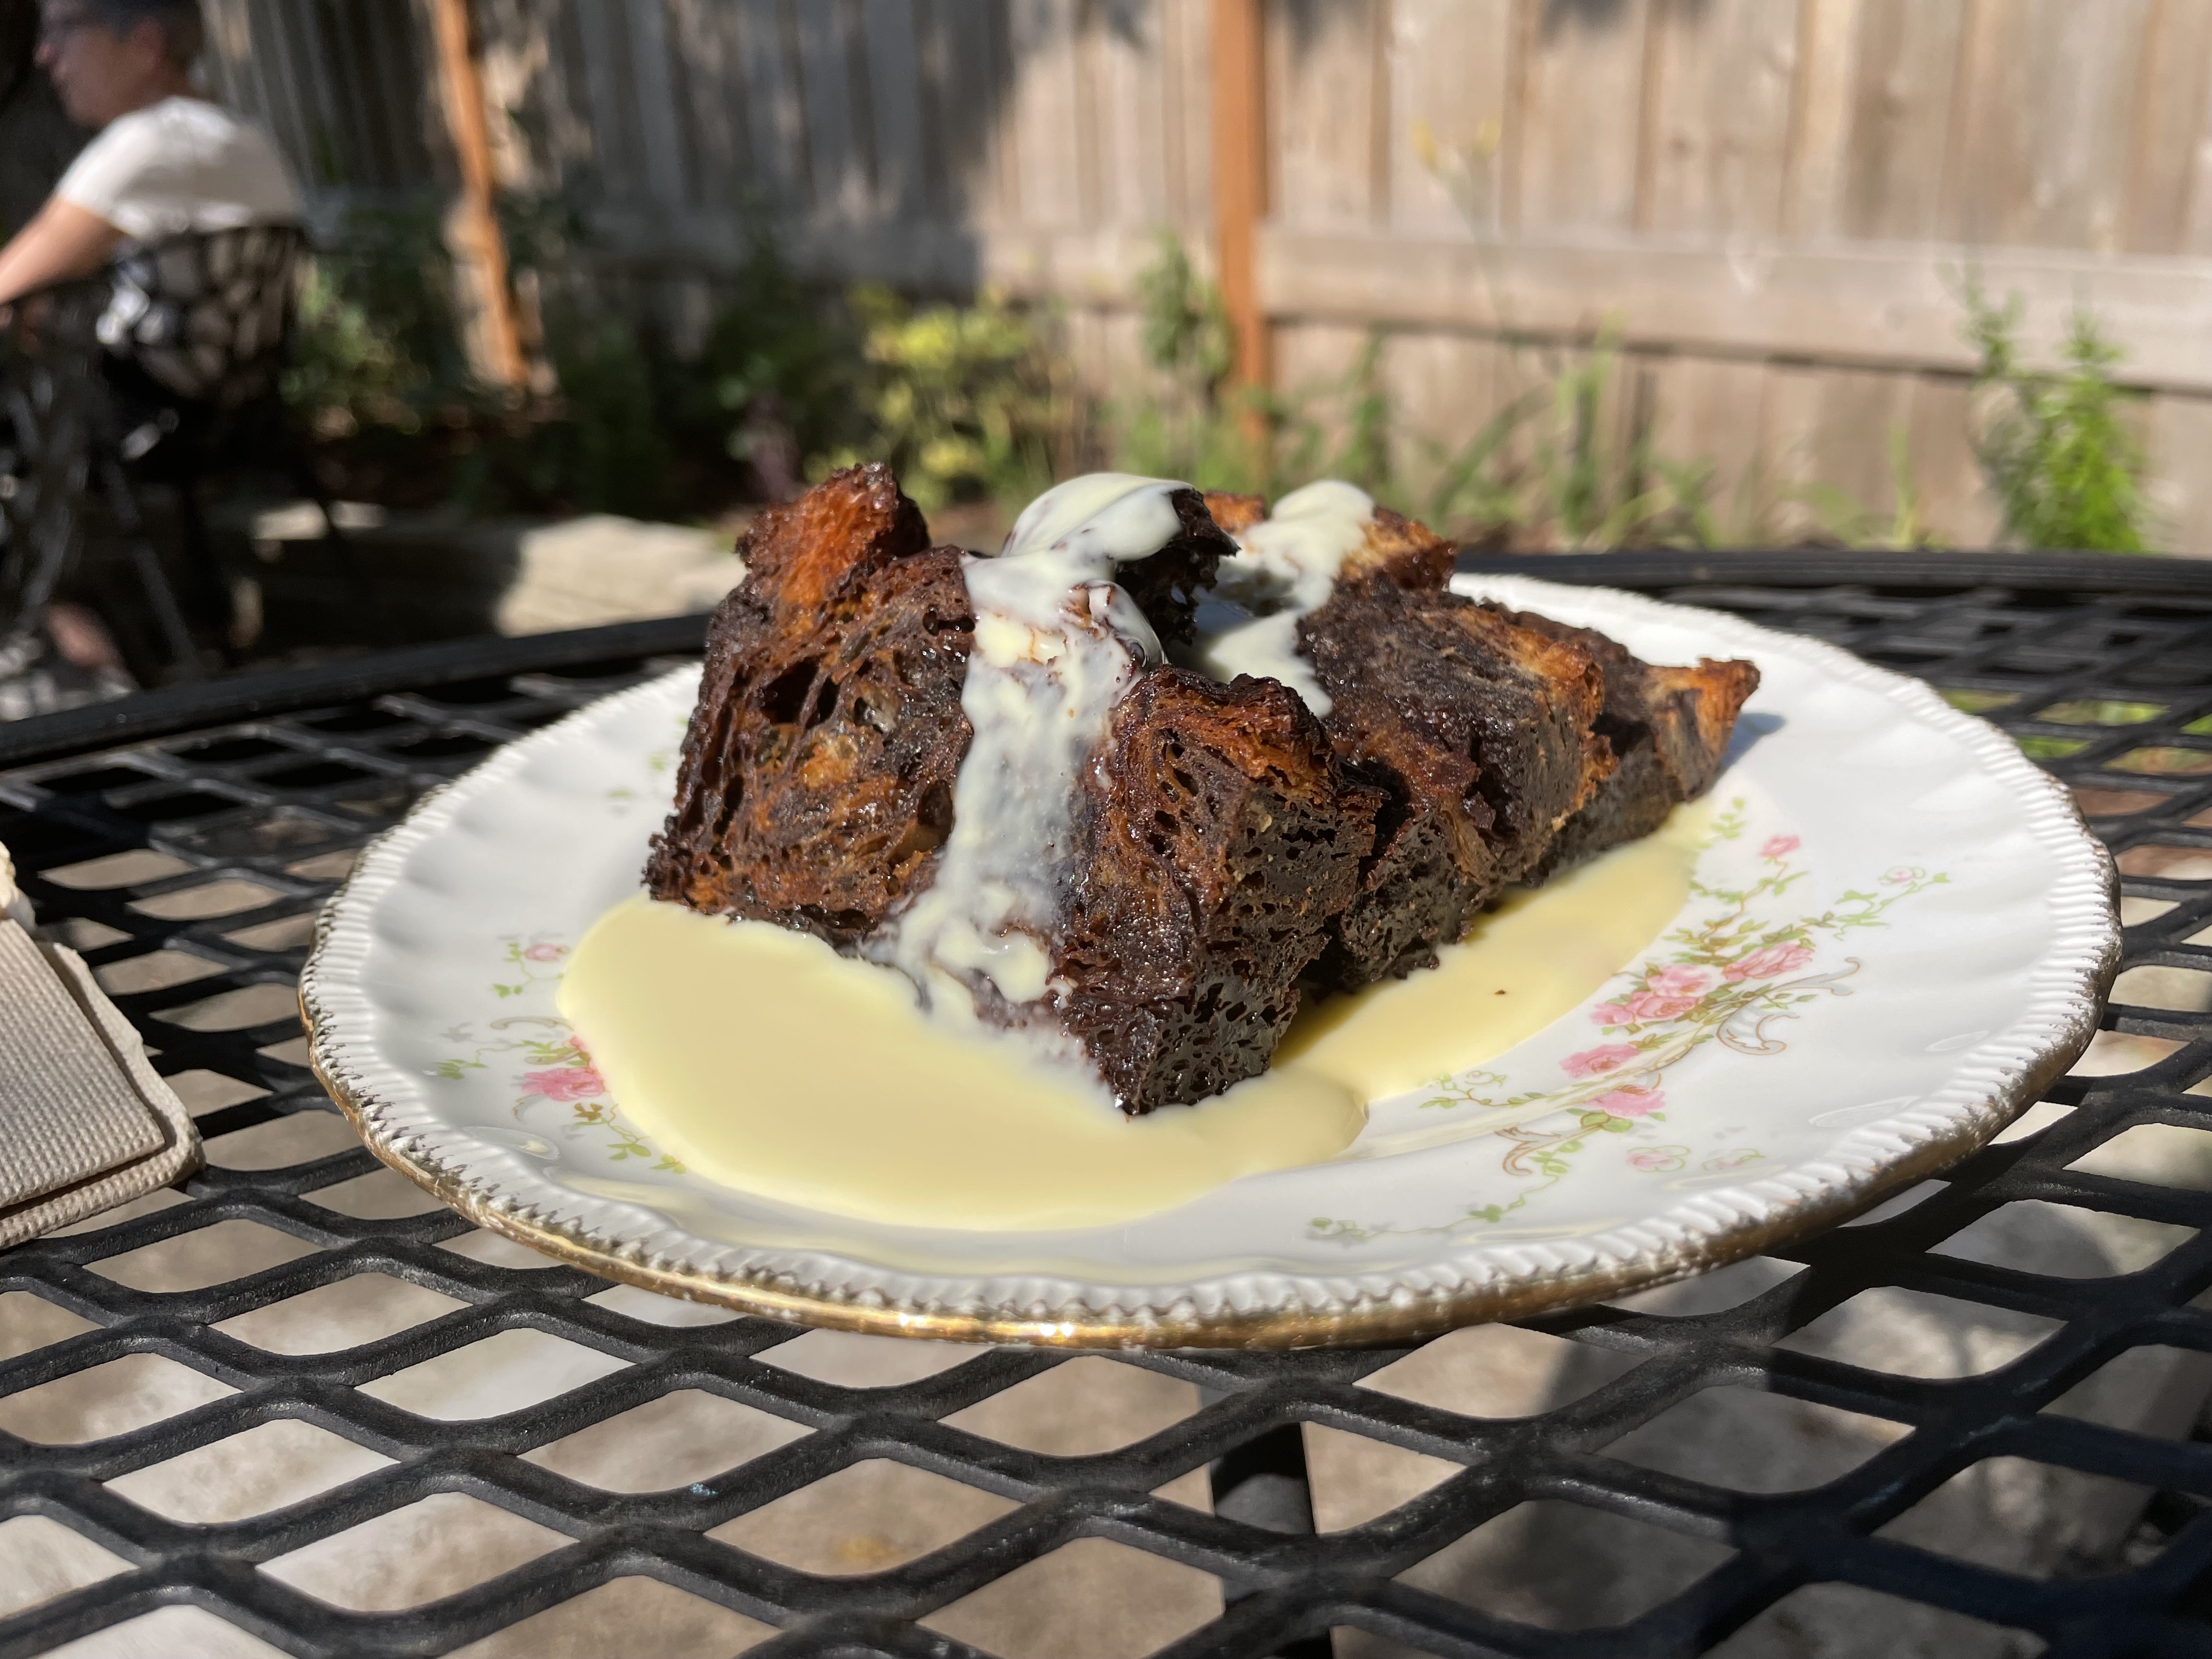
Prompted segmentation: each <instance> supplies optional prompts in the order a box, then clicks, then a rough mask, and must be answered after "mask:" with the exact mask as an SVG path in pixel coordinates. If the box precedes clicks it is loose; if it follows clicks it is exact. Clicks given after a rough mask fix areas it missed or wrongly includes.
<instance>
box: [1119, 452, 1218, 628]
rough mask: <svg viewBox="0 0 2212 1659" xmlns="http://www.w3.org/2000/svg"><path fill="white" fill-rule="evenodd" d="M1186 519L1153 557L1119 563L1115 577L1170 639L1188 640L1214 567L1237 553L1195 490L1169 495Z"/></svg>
mask: <svg viewBox="0 0 2212 1659" xmlns="http://www.w3.org/2000/svg"><path fill="white" fill-rule="evenodd" d="M1168 500H1169V501H1170V504H1171V505H1172V506H1173V507H1175V511H1176V518H1177V519H1178V520H1181V521H1182V534H1181V535H1179V536H1177V537H1176V539H1175V540H1173V541H1171V542H1170V543H1169V544H1167V545H1166V546H1165V547H1164V548H1162V549H1161V550H1159V551H1158V552H1157V553H1155V554H1153V555H1152V557H1150V558H1149V559H1138V560H1134V561H1133V562H1130V563H1128V564H1125V565H1121V566H1119V567H1117V568H1116V569H1115V580H1116V581H1117V582H1119V583H1120V584H1121V588H1122V590H1123V591H1124V592H1127V594H1128V596H1129V597H1130V598H1131V599H1134V600H1135V601H1136V602H1137V609H1138V610H1139V611H1143V612H1144V613H1145V620H1146V621H1147V622H1149V623H1152V631H1153V632H1154V633H1156V634H1158V635H1159V636H1160V638H1161V639H1163V640H1164V641H1170V642H1183V641H1188V640H1189V639H1190V637H1191V633H1192V630H1193V627H1194V622H1195V619H1196V617H1197V615H1198V599H1199V595H1200V594H1201V593H1202V592H1205V591H1206V589H1207V588H1209V587H1211V586H1212V585H1213V572H1214V568H1215V567H1216V566H1217V565H1218V564H1219V563H1220V562H1221V561H1222V560H1224V559H1225V558H1227V557H1228V556H1230V555H1231V554H1232V553H1234V552H1236V550H1237V544H1236V543H1235V542H1233V541H1231V539H1230V538H1229V537H1228V535H1227V534H1226V533H1225V532H1223V530H1222V528H1221V526H1218V525H1217V524H1216V523H1214V521H1213V520H1212V517H1211V516H1210V515H1209V514H1208V513H1207V512H1206V497H1205V496H1203V495H1200V494H1199V493H1198V491H1196V490H1195V489H1178V490H1176V491H1175V492H1174V493H1173V494H1172V495H1170V496H1169V497H1168Z"/></svg>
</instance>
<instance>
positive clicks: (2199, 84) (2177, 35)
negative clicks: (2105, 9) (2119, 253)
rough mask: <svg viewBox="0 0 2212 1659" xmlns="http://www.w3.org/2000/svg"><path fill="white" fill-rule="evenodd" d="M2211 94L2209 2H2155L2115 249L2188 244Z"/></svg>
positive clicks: (2155, 249)
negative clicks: (2119, 228)
mask: <svg viewBox="0 0 2212 1659" xmlns="http://www.w3.org/2000/svg"><path fill="white" fill-rule="evenodd" d="M2208 95H2212V0H2155V7H2154V11H2153V14H2152V18H2151V22H2150V25H2149V27H2148V28H2147V29H2146V31H2145V33H2144V44H2143V52H2142V74H2141V78H2140V81H2139V82H2138V85H2137V87H2136V116H2135V130H2134V132H2133V134H2132V135H2131V139H2130V146H2131V149H2132V155H2131V156H2130V161H2129V166H2128V191H2127V205H2126V211H2125V217H2124V222H2123V225H2122V228H2121V233H2120V243H2121V246H2123V247H2124V248H2125V249H2127V251H2128V252H2130V253H2179V252H2183V251H2184V250H2185V249H2186V250H2187V251H2188V252H2203V247H2202V246H2201V245H2200V246H2190V238H2189V226H2190V222H2191V199H2192V197H2193V196H2194V194H2195V192H2196V190H2197V181H2198V180H2199V179H2200V178H2202V177H2203V174H2204V173H2206V172H2207V171H2208V169H2207V168H2206V167H2205V165H2204V161H2203V156H2204V155H2205V140H2206V136H2207V135H2206V132H2205V100H2206V98H2207V97H2208Z"/></svg>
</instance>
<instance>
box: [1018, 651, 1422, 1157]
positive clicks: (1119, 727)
mask: <svg viewBox="0 0 2212 1659" xmlns="http://www.w3.org/2000/svg"><path fill="white" fill-rule="evenodd" d="M1382 804H1383V795H1382V792H1380V791H1379V790H1376V789H1373V788H1370V787H1365V786H1364V785H1362V784H1359V783H1358V782H1356V781H1353V780H1352V779H1351V778H1350V777H1349V776H1347V775H1346V774H1345V772H1344V770H1343V769H1342V768H1341V767H1340V764H1339V763H1338V762H1337V761H1336V759H1335V757H1334V755H1333V754H1332V753H1331V750H1330V746H1329V742H1328V737H1327V735H1326V734H1325V733H1324V732H1322V727H1321V723H1320V722H1319V721H1318V720H1315V718H1314V717H1313V715H1312V714H1310V713H1309V712H1308V711H1307V709H1306V707H1305V705H1304V703H1303V702H1299V701H1298V698H1297V695H1296V694H1295V693H1294V692H1292V691H1291V690H1288V689H1286V688H1285V687H1284V686H1282V685H1279V684H1277V683H1275V682H1274V681H1273V680H1255V679H1252V678H1249V677H1240V678H1238V679H1237V681H1236V682H1235V683H1234V684H1231V685H1219V684H1215V683H1214V682H1212V681H1211V680H1207V679H1204V678H1200V677H1199V676H1198V675H1195V674H1189V673H1186V672H1184V671H1182V670H1181V669H1176V668H1163V669H1160V670H1158V671H1155V672H1152V673H1150V674H1147V675H1146V676H1145V677H1144V678H1142V679H1140V680H1139V681H1138V682H1137V684H1135V686H1133V688H1132V689H1131V690H1130V692H1129V694H1128V696H1126V697H1124V698H1123V699H1122V701H1121V703H1120V705H1119V706H1118V707H1117V708H1115V711H1114V722H1113V728H1112V732H1111V735H1110V737H1109V739H1108V742H1107V744H1106V748H1105V750H1104V753H1103V755H1102V756H1101V757H1100V762H1099V764H1098V767H1097V772H1096V776H1095V781H1094V784H1093V787H1092V788H1091V799H1090V800H1089V802H1088V803H1087V808H1086V813H1085V821H1084V826H1083V836H1084V846H1085V859H1084V861H1083V866H1082V868H1083V880H1082V884H1081V885H1080V887H1079V889H1078V890H1076V891H1075V892H1074V893H1073V895H1071V898H1070V903H1069V908H1068V914H1067V920H1066V933H1065V935H1064V937H1063V939H1061V941H1060V944H1059V948H1058V950H1057V951H1056V952H1055V956H1056V961H1055V963H1054V966H1055V969H1056V970H1057V973H1058V975H1059V976H1060V977H1061V978H1062V979H1064V980H1066V981H1067V982H1068V984H1069V985H1070V986H1071V987H1072V989H1071V991H1070V993H1069V994H1068V995H1067V996H1066V999H1065V1000H1064V1001H1063V1003H1062V1006H1061V1012H1062V1018H1063V1021H1064V1023H1065V1024H1066V1029H1067V1030H1069V1031H1070V1032H1071V1033H1073V1035H1074V1036H1076V1037H1078V1038H1079V1040H1080V1041H1081V1042H1083V1044H1084V1046H1085V1048H1087V1049H1088V1050H1089V1051H1090V1053H1091V1057H1092V1059H1093V1060H1095V1061H1096V1062H1097V1066H1098V1067H1099V1069H1100V1071H1101V1072H1103V1073H1104V1075H1105V1077H1106V1080H1107V1083H1108V1085H1109V1086H1110V1087H1111V1088H1112V1089H1113V1091H1114V1093H1115V1097H1116V1098H1117V1099H1119V1100H1120V1101H1121V1105H1122V1109H1124V1110H1125V1111H1128V1112H1131V1113H1133V1114H1139V1113H1144V1112H1149V1111H1152V1109H1155V1108H1156V1107H1159V1106H1164V1105H1169V1104H1172V1103H1176V1102H1181V1101H1193V1100H1200V1099H1203V1098H1204V1097H1206V1096H1208V1095H1212V1094H1217V1093H1218V1092H1219V1091H1222V1090H1224V1089H1226V1088H1228V1087H1229V1086H1230V1085H1232V1084H1235V1083H1239V1082H1242V1081H1243V1079H1246V1078H1249V1077H1256V1076H1258V1075H1259V1074H1260V1073H1261V1072H1263V1071H1265V1070H1266V1069H1267V1062H1268V1060H1269V1059H1270V1058H1271V1057H1272V1056H1273V1054H1274V1052H1275V1045H1276V1044H1277V1043H1278V1042H1280V1041H1281V1039H1282V1035H1283V1033H1284V1031H1285V1030H1287V1029H1288V1028H1289V1025H1290V1023H1291V1017H1292V1016H1293V1015H1295V1014H1296V1013H1297V1009H1298V1000H1299V991H1298V981H1299V978H1300V975H1303V974H1304V972H1305V970H1306V969H1307V968H1308V967H1309V966H1310V964H1311V963H1313V961H1314V960H1315V958H1316V957H1318V956H1319V955H1320V954H1321V952H1322V948H1323V947H1324V945H1327V944H1328V939H1329V931H1330V924H1331V921H1333V919H1334V917H1335V916H1336V915H1338V914H1339V913H1340V911H1342V910H1343V908H1345V906H1346V904H1347V903H1349V902H1351V900H1352V896H1353V893H1354V891H1355V890H1356V889H1357V887H1358V882H1359V873H1360V867H1361V865H1362V864H1363V862H1364V860H1365V858H1366V856H1367V853H1368V849H1369V847H1370V844H1371V842H1372V840H1373V837H1374V819H1375V814H1376V810H1377V809H1378V808H1379V807H1380V806H1381V805H1382Z"/></svg>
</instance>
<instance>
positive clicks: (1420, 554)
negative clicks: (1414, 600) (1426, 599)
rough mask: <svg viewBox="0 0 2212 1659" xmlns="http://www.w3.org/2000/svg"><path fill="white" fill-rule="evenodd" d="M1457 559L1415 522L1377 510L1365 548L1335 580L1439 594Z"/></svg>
mask: <svg viewBox="0 0 2212 1659" xmlns="http://www.w3.org/2000/svg"><path fill="white" fill-rule="evenodd" d="M1458 556H1459V550H1458V549H1457V548H1456V547H1455V546H1453V545H1452V544H1451V543H1449V542H1448V541H1446V540H1445V539H1444V538H1443V537H1441V536H1439V535H1437V533H1436V532H1435V531H1433V530H1431V529H1430V528H1429V527H1428V526H1426V525H1425V524H1423V523H1421V522H1420V521H1419V520H1418V519H1409V518H1407V517H1406V516H1405V515H1404V514H1403V513H1393V512H1392V511H1391V510H1390V509H1389V507H1376V509H1375V522H1374V523H1372V524H1371V525H1370V526H1368V527H1367V540H1366V542H1365V544H1363V545H1362V546H1361V547H1360V549H1359V550H1358V552H1356V553H1354V554H1353V555H1352V556H1351V557H1350V558H1348V559H1346V561H1345V562H1344V568H1343V569H1342V571H1341V572H1340V574H1339V575H1338V580H1340V581H1357V580H1361V579H1362V578H1365V577H1371V576H1382V577H1385V578H1387V579H1388V580H1391V581H1394V582H1395V583H1396V584H1397V585H1398V586H1401V587H1407V588H1413V589H1416V590H1420V591H1428V590H1440V589H1442V588H1443V586H1445V585H1446V584H1447V583H1449V581H1450V580H1451V577H1452V564H1453V562H1454V561H1455V559H1456V558H1457V557H1458Z"/></svg>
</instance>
